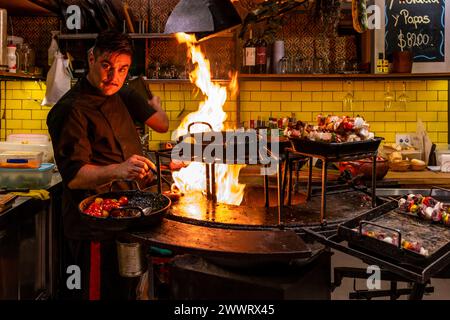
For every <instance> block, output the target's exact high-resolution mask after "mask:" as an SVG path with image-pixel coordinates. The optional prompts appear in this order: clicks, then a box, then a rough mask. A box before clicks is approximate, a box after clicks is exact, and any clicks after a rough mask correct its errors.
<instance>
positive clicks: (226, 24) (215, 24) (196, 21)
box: [164, 0, 242, 40]
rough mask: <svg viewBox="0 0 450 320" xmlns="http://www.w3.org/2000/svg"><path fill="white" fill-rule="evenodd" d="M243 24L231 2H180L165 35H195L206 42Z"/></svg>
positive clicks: (228, 0)
mask: <svg viewBox="0 0 450 320" xmlns="http://www.w3.org/2000/svg"><path fill="white" fill-rule="evenodd" d="M241 22H242V21H241V17H240V16H239V14H238V12H237V11H236V9H235V8H234V6H233V4H232V3H231V2H230V0H180V2H179V3H178V4H177V5H176V6H175V8H174V9H173V11H172V13H171V14H170V16H169V19H168V20H167V23H166V27H165V29H164V33H167V34H170V33H177V32H185V33H194V34H195V36H196V38H197V40H205V39H207V38H211V37H213V36H215V35H217V34H218V33H220V32H222V31H225V30H229V29H231V28H234V27H237V26H239V25H240V24H241Z"/></svg>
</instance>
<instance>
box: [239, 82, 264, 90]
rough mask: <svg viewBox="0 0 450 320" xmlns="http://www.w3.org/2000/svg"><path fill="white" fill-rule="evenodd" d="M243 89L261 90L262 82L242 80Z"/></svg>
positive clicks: (241, 86)
mask: <svg viewBox="0 0 450 320" xmlns="http://www.w3.org/2000/svg"><path fill="white" fill-rule="evenodd" d="M240 90H241V91H260V90H261V82H259V81H242V82H241V84H240Z"/></svg>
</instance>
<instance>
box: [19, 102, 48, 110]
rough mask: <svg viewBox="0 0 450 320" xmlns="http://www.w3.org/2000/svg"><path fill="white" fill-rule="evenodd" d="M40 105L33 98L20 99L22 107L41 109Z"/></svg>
mask: <svg viewBox="0 0 450 320" xmlns="http://www.w3.org/2000/svg"><path fill="white" fill-rule="evenodd" d="M16 101H18V100H16ZM41 108H42V106H41V104H40V103H39V102H37V101H35V100H22V109H37V110H41Z"/></svg>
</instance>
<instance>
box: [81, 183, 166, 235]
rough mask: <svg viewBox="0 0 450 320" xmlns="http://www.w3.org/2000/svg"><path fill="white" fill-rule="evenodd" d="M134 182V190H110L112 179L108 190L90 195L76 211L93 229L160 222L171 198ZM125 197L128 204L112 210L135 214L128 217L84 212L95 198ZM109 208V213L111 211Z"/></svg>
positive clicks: (138, 226) (149, 224)
mask: <svg viewBox="0 0 450 320" xmlns="http://www.w3.org/2000/svg"><path fill="white" fill-rule="evenodd" d="M133 182H134V183H135V186H136V189H135V190H127V191H111V190H112V187H113V184H114V183H116V181H114V182H113V183H112V184H111V187H110V191H109V192H106V193H101V194H96V195H93V196H90V197H88V198H86V199H84V200H83V201H81V202H80V204H79V205H78V211H79V212H80V214H81V216H82V218H83V219H85V220H86V221H88V223H89V225H90V226H91V227H92V228H94V229H100V230H109V231H121V230H125V229H129V228H141V227H148V226H152V225H155V224H158V223H160V222H161V220H162V218H163V217H164V215H165V213H166V212H167V210H168V209H169V207H170V205H171V200H170V199H169V198H168V197H167V196H165V195H162V194H159V193H154V192H148V191H145V190H140V188H139V186H138V184H137V183H136V182H135V181H133ZM120 197H127V198H128V204H127V205H126V206H122V207H119V208H117V209H113V210H133V211H134V212H137V214H136V215H133V216H130V217H117V218H116V217H112V216H111V215H109V216H108V217H106V218H105V217H95V216H92V215H89V214H87V213H85V211H86V210H87V208H88V207H89V206H90V205H91V204H92V203H93V202H94V201H95V199H96V198H102V199H119V198H120ZM113 210H111V213H112V212H113Z"/></svg>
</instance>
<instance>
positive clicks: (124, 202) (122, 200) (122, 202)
mask: <svg viewBox="0 0 450 320" xmlns="http://www.w3.org/2000/svg"><path fill="white" fill-rule="evenodd" d="M119 203H120V205H121V206H126V205H127V204H128V198H127V197H125V196H123V197H120V198H119Z"/></svg>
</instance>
